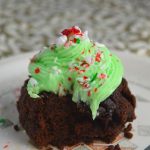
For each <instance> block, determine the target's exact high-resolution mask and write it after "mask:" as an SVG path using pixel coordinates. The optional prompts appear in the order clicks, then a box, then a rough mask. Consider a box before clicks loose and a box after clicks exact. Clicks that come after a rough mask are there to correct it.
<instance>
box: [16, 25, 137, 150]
mask: <svg viewBox="0 0 150 150" xmlns="http://www.w3.org/2000/svg"><path fill="white" fill-rule="evenodd" d="M28 70H29V78H28V79H27V80H26V81H25V83H24V85H23V87H22V89H21V96H20V98H19V100H18V102H17V108H18V112H19V120H20V123H21V125H22V127H23V128H24V129H25V131H26V133H27V134H28V136H29V137H30V139H31V141H32V142H33V143H34V144H35V145H36V146H37V147H45V146H48V145H53V146H56V147H58V148H60V149H63V147H65V146H71V145H74V144H77V143H81V142H83V143H92V142H93V141H95V140H102V141H104V142H106V143H111V142H112V141H113V140H115V138H116V137H117V136H118V135H119V134H120V133H121V132H122V131H123V130H124V128H125V125H126V123H128V122H132V121H133V120H134V119H135V112H134V111H135V104H136V102H135V97H134V96H133V95H132V94H131V92H130V90H129V88H128V84H127V81H126V79H124V78H123V72H124V71H123V65H122V62H121V61H120V59H119V58H118V57H117V56H116V55H115V54H113V53H111V52H110V51H109V49H108V48H107V47H106V46H105V45H103V44H100V43H97V42H94V41H92V40H90V39H89V37H88V32H87V31H85V32H82V31H81V30H80V28H79V27H77V26H73V27H71V28H68V29H65V30H63V31H62V32H61V33H60V34H59V37H57V38H56V41H55V44H51V45H50V46H49V47H45V48H44V49H43V50H42V51H40V52H39V53H38V54H36V55H35V56H33V58H32V59H31V61H30V63H29V67H28Z"/></svg>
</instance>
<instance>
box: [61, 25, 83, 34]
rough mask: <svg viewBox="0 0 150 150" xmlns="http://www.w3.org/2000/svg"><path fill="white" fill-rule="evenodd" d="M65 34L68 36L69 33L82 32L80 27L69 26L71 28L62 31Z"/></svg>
mask: <svg viewBox="0 0 150 150" xmlns="http://www.w3.org/2000/svg"><path fill="white" fill-rule="evenodd" d="M61 33H62V34H63V35H66V36H69V35H72V34H73V35H74V34H82V33H81V32H80V30H79V29H77V28H76V27H72V28H69V29H65V30H63V31H62V32H61Z"/></svg>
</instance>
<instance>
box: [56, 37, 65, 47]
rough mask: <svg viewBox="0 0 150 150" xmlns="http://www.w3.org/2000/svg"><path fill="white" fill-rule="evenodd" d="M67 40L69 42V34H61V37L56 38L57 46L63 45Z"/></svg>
mask: <svg viewBox="0 0 150 150" xmlns="http://www.w3.org/2000/svg"><path fill="white" fill-rule="evenodd" d="M66 42H67V36H65V35H62V36H60V37H58V38H57V39H56V45H57V46H62V45H64V44H65V43H66Z"/></svg>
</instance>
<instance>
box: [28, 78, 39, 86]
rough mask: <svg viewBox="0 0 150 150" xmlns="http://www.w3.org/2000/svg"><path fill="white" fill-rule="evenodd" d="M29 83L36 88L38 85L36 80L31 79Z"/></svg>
mask: <svg viewBox="0 0 150 150" xmlns="http://www.w3.org/2000/svg"><path fill="white" fill-rule="evenodd" d="M29 82H30V84H31V85H32V86H36V85H37V84H38V82H37V80H35V79H34V78H30V80H29Z"/></svg>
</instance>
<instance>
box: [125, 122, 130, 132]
mask: <svg viewBox="0 0 150 150" xmlns="http://www.w3.org/2000/svg"><path fill="white" fill-rule="evenodd" d="M131 130H132V124H131V123H129V124H128V126H127V127H126V128H125V129H124V132H129V131H131Z"/></svg>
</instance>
